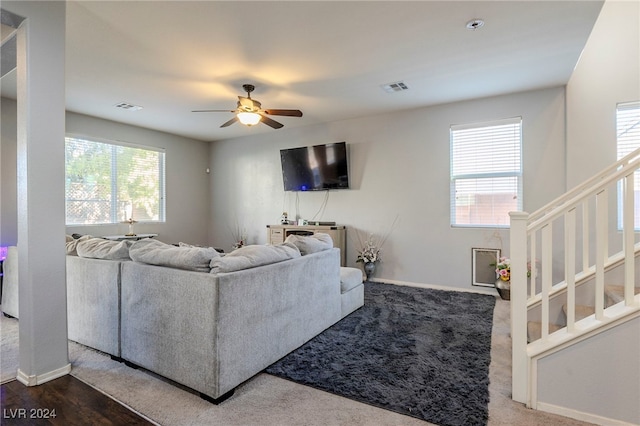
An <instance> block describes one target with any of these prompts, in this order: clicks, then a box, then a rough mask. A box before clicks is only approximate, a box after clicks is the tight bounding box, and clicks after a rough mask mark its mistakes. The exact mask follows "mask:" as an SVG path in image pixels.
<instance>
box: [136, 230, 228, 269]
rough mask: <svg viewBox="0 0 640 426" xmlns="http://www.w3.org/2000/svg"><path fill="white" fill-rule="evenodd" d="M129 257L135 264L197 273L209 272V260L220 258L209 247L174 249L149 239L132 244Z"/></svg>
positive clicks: (184, 245)
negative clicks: (139, 263)
mask: <svg viewBox="0 0 640 426" xmlns="http://www.w3.org/2000/svg"><path fill="white" fill-rule="evenodd" d="M129 255H130V256H131V259H133V260H135V261H136V262H141V263H147V264H149V265H158V266H168V267H171V268H177V269H186V270H189V271H198V272H209V263H210V262H211V259H213V258H215V257H219V256H220V254H219V253H218V252H217V251H216V250H215V249H213V248H211V247H196V246H191V245H189V244H184V243H182V245H181V246H179V247H176V246H174V245H171V244H166V243H163V242H162V241H158V240H154V239H151V238H146V239H143V240H139V241H136V242H134V243H133V244H132V245H131V249H130V250H129Z"/></svg>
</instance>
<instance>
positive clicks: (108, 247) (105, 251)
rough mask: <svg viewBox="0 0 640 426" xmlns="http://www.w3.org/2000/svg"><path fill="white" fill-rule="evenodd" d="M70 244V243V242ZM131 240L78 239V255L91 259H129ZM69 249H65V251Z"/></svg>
mask: <svg viewBox="0 0 640 426" xmlns="http://www.w3.org/2000/svg"><path fill="white" fill-rule="evenodd" d="M70 244H72V243H70ZM130 245H131V241H112V240H105V239H102V238H88V239H86V240H78V243H77V245H76V250H77V252H78V256H80V257H89V258H92V259H106V260H122V259H129V246H130ZM68 251H69V250H68V249H67V252H68Z"/></svg>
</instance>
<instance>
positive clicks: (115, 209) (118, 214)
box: [65, 134, 166, 226]
mask: <svg viewBox="0 0 640 426" xmlns="http://www.w3.org/2000/svg"><path fill="white" fill-rule="evenodd" d="M69 139H75V140H80V141H87V142H93V143H100V144H105V145H110V146H111V147H112V159H111V170H112V173H116V172H117V166H116V161H115V157H114V156H115V150H116V148H118V147H124V148H133V149H141V150H145V151H151V152H157V153H158V154H160V155H159V157H158V161H159V164H158V168H159V170H158V186H159V189H158V219H151V220H140V219H139V218H135V217H133V219H134V220H136V221H137V222H141V223H164V222H165V221H166V152H165V149H164V148H159V147H153V146H147V145H139V144H134V143H129V142H123V141H115V140H107V139H101V138H96V137H88V136H84V135H77V134H66V136H65V151H66V144H67V140H69ZM66 179H67V170H66V162H65V181H66ZM65 188H66V186H65ZM111 193H112V199H114V198H115V199H116V202H115V203H114V202H112V203H111V205H110V212H109V221H102V222H87V223H77V222H73V223H69V222H68V219H67V210H66V203H67V192H66V189H65V222H66V225H67V226H99V225H110V224H116V223H122V222H123V221H125V220H127V218H125V217H124V216H125V215H126V214H125V212H124V211H122V209H121V208H120V206H118V205H117V204H118V202H117V196H115V197H114V195H115V194H117V179H112V180H111Z"/></svg>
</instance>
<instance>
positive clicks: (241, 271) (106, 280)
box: [3, 236, 364, 403]
mask: <svg viewBox="0 0 640 426" xmlns="http://www.w3.org/2000/svg"><path fill="white" fill-rule="evenodd" d="M309 238H310V237H297V236H296V237H295V238H294V239H291V240H290V241H289V242H287V243H285V244H284V245H283V246H282V247H279V246H249V247H245V248H244V249H241V250H236V251H234V252H232V253H230V254H228V255H226V256H225V257H220V256H217V255H213V254H212V252H210V251H203V250H206V249H201V248H194V247H192V246H186V245H185V247H180V248H178V247H173V246H169V245H165V244H164V243H160V242H157V241H155V240H154V241H153V242H152V241H147V242H145V241H144V240H141V241H139V242H136V243H133V245H132V244H131V243H128V242H121V243H116V244H114V243H113V242H106V240H102V241H95V240H97V239H94V240H93V241H92V242H86V243H82V242H75V241H74V242H71V244H72V245H73V247H72V249H69V243H68V246H67V247H68V253H69V255H68V256H67V308H68V323H69V339H71V340H73V341H76V342H78V343H81V344H83V345H86V346H89V347H92V348H95V349H98V350H100V351H102V352H105V353H107V354H110V355H112V357H114V358H116V359H121V360H124V361H125V362H127V363H128V365H131V366H135V367H142V368H145V369H147V370H149V371H152V372H154V373H157V374H159V375H162V376H164V377H166V378H168V379H171V380H173V381H175V382H177V383H180V384H182V385H184V386H187V387H189V388H192V389H194V390H196V391H198V392H200V394H201V396H203V397H204V398H205V399H208V400H212V401H213V402H216V403H217V402H221V401H222V400H224V399H226V398H227V397H228V396H230V395H231V394H232V393H233V390H234V389H235V387H237V386H238V385H239V384H241V383H242V382H244V381H246V380H248V379H249V378H251V377H252V376H254V375H255V374H257V373H259V372H260V371H262V370H263V369H265V368H266V367H268V366H269V365H271V364H272V363H274V362H275V361H277V360H278V359H280V358H282V357H283V356H285V355H287V354H288V353H289V352H291V351H293V350H294V349H296V348H298V347H299V346H301V345H302V344H304V343H305V342H307V341H308V340H310V339H311V338H313V337H314V336H316V335H317V334H319V333H321V332H322V331H323V330H325V329H326V328H328V327H330V326H331V325H333V324H334V323H336V322H337V321H339V320H340V319H341V318H344V317H345V316H346V315H348V314H349V313H351V312H353V311H354V310H356V309H358V308H359V307H361V306H362V305H363V304H364V286H363V284H362V274H361V273H360V271H359V270H357V269H353V268H340V251H339V249H336V248H332V246H333V244H332V243H331V242H330V241H329V243H328V244H327V243H326V241H325V242H324V243H323V244H320V243H318V241H317V240H315V239H309ZM317 238H320V239H322V238H323V237H322V236H319V237H316V239H317ZM76 244H77V248H78V254H80V255H81V256H77V255H75V254H76V252H75V248H76V247H75V246H76ZM83 244H84V245H83ZM91 244H93V247H90V249H87V247H89V246H91ZM165 246H166V247H165ZM83 247H84V252H83V250H82V248H83ZM129 249H130V251H129ZM185 253H189V255H188V256H185ZM264 253H266V254H267V255H266V256H265V255H264ZM129 254H131V257H132V258H133V259H134V260H131V259H130V258H129V257H128V255H129ZM92 255H96V256H99V257H101V258H100V259H96V258H91V257H86V256H92ZM83 256H84V257H83ZM208 256H213V259H210V260H207V263H208V264H207V265H206V267H205V266H204V264H203V262H204V260H205V259H207V257H208ZM274 256H275V258H274ZM176 259H178V260H176ZM180 259H182V260H180ZM185 259H186V260H185ZM194 259H196V261H194ZM274 259H275V261H273V260H274ZM283 259H284V260H283ZM135 260H137V261H135ZM141 260H144V261H146V262H150V263H155V264H149V263H143V262H142V261H141ZM163 264H169V265H170V266H163ZM182 268H184V269H182ZM188 269H192V270H188ZM207 270H208V271H209V272H207ZM16 281H17V280H16ZM3 296H4V294H3ZM3 299H4V297H3ZM3 302H4V300H3ZM4 309H5V306H4V305H3V310H4Z"/></svg>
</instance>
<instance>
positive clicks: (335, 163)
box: [280, 142, 349, 191]
mask: <svg viewBox="0 0 640 426" xmlns="http://www.w3.org/2000/svg"><path fill="white" fill-rule="evenodd" d="M280 160H281V163H282V180H283V181H284V190H285V191H326V190H329V189H348V188H349V167H348V158H347V144H346V143H345V142H336V143H330V144H325V145H314V146H306V147H301V148H290V149H282V150H280Z"/></svg>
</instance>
